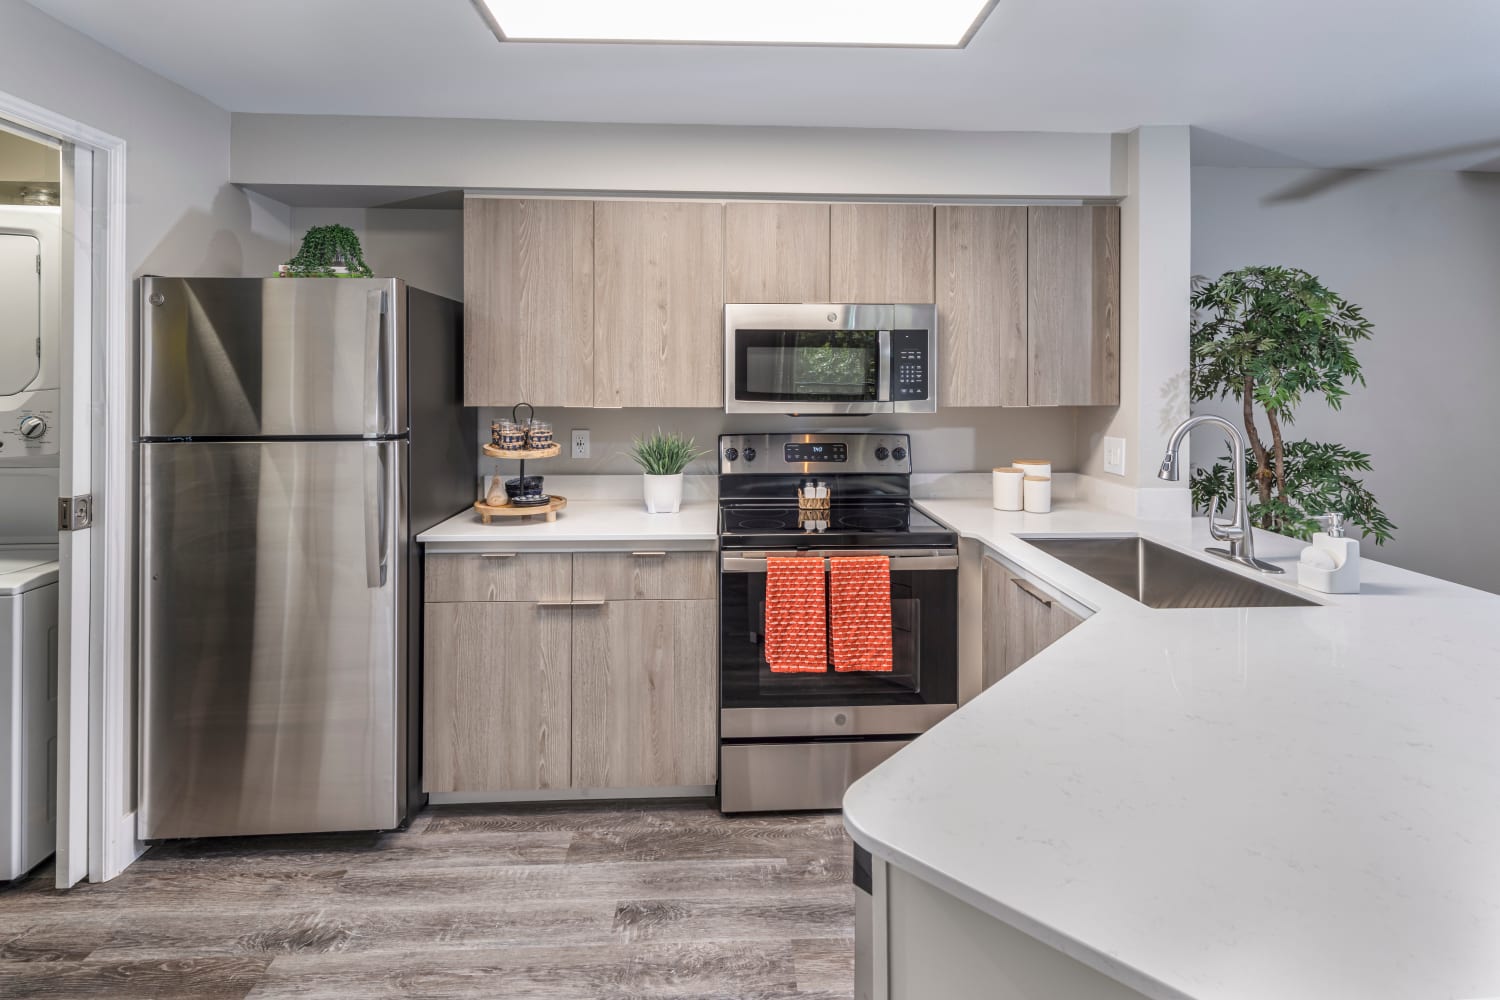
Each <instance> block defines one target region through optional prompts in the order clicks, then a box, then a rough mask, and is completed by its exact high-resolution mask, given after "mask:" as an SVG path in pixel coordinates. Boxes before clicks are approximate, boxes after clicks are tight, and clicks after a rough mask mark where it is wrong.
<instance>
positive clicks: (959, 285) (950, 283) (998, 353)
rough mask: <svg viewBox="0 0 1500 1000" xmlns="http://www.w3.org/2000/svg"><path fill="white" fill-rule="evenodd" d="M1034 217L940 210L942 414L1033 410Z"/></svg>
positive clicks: (1013, 211) (976, 208) (985, 208)
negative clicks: (1029, 340)
mask: <svg viewBox="0 0 1500 1000" xmlns="http://www.w3.org/2000/svg"><path fill="white" fill-rule="evenodd" d="M1026 213H1027V209H1025V208H1024V207H1019V206H998V205H940V206H939V207H938V210H937V307H938V405H939V406H1025V405H1026V402H1027V399H1026V370H1027V355H1026Z"/></svg>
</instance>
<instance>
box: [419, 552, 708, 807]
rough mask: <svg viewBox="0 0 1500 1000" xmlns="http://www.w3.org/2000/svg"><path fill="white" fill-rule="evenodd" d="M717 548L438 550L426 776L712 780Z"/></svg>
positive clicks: (425, 669) (428, 629)
mask: <svg viewBox="0 0 1500 1000" xmlns="http://www.w3.org/2000/svg"><path fill="white" fill-rule="evenodd" d="M716 558H717V554H716V553H714V552H711V551H703V552H699V551H687V552H660V551H645V550H643V551H639V552H571V553H570V552H520V553H504V552H499V553H478V552H475V553H469V552H464V553H440V554H433V555H430V556H428V557H427V559H426V563H425V567H426V574H425V575H426V584H425V590H426V600H427V604H426V608H425V622H424V635H423V647H424V648H423V662H422V673H423V753H424V761H423V787H424V789H425V790H426V791H429V792H469V793H485V792H515V791H532V790H542V789H566V788H587V789H609V788H622V789H640V788H651V787H677V786H683V785H711V784H713V783H714V782H715V781H716V780H717V773H718V754H717V750H718V694H717V692H718V671H717V663H718V658H717V644H716V637H717V635H718V629H717V608H718V600H717V596H716V595H717V589H718V576H717V573H716Z"/></svg>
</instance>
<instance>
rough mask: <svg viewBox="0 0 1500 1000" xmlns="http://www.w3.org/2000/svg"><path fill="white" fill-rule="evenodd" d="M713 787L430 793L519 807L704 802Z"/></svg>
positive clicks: (435, 800) (445, 802) (459, 801)
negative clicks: (643, 801)
mask: <svg viewBox="0 0 1500 1000" xmlns="http://www.w3.org/2000/svg"><path fill="white" fill-rule="evenodd" d="M714 791H715V789H714V786H713V785H672V786H670V787H667V788H549V789H545V790H542V791H521V792H431V793H429V794H428V796H427V798H428V802H429V804H431V805H435V806H467V805H483V804H490V803H494V804H519V803H525V802H608V801H610V800H614V799H707V798H712V797H713V795H714Z"/></svg>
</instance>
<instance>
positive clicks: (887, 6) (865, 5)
mask: <svg viewBox="0 0 1500 1000" xmlns="http://www.w3.org/2000/svg"><path fill="white" fill-rule="evenodd" d="M997 2H998V0H738V2H735V0H474V5H475V6H476V7H478V8H479V12H480V13H481V14H483V15H484V17H485V20H487V21H488V22H489V25H490V27H491V28H492V29H494V32H495V34H496V35H498V36H499V37H500V39H501V40H502V41H513V42H686V43H701V44H720V45H883V46H897V47H910V48H934V47H937V48H962V47H963V46H965V45H967V44H968V42H969V39H970V38H971V37H973V35H974V32H975V31H976V30H978V28H979V25H980V24H981V23H982V22H983V21H984V18H985V16H986V15H987V14H988V13H989V12H990V10H991V9H992V8H993V7H994V6H995V4H996V3H997Z"/></svg>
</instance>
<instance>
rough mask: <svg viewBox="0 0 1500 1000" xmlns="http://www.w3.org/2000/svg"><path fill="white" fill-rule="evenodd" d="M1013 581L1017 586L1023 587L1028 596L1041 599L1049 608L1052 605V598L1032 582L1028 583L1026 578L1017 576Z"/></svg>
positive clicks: (1044, 605)
mask: <svg viewBox="0 0 1500 1000" xmlns="http://www.w3.org/2000/svg"><path fill="white" fill-rule="evenodd" d="M1012 582H1013V583H1014V584H1015V585H1016V586H1017V587H1020V588H1021V591H1022V593H1024V594H1026V595H1027V596H1029V597H1031V598H1033V599H1034V600H1037V601H1040V602H1041V603H1042V606H1043V607H1047V608H1050V607H1052V598H1050V597H1048V596H1047V595H1046V594H1044V593H1042V592H1041V591H1040V590H1037V589H1036V588H1035V587H1033V586H1032V585H1031V584H1029V583H1027V582H1026V581H1025V580H1022V579H1019V578H1016V579H1013V580H1012Z"/></svg>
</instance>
